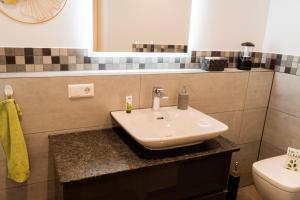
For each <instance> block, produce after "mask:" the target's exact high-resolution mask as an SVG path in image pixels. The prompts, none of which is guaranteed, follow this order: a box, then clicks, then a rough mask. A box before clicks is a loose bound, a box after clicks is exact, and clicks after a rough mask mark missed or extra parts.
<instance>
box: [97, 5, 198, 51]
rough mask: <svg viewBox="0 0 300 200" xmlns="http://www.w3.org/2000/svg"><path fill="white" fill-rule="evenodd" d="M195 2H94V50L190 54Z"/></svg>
mask: <svg viewBox="0 0 300 200" xmlns="http://www.w3.org/2000/svg"><path fill="white" fill-rule="evenodd" d="M191 4H192V0H94V2H93V8H94V51H97V52H169V53H170V52H174V53H184V52H187V44H188V37H189V28H190V15H191V6H192V5H191Z"/></svg>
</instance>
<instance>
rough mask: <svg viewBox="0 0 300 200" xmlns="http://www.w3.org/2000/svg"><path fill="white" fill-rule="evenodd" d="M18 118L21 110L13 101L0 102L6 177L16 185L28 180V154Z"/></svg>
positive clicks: (1, 136) (0, 136) (0, 125)
mask: <svg viewBox="0 0 300 200" xmlns="http://www.w3.org/2000/svg"><path fill="white" fill-rule="evenodd" d="M20 116H21V110H20V108H19V106H18V105H17V104H16V102H15V100H14V99H7V100H4V101H1V102H0V139H1V143H2V146H3V149H4V152H5V154H6V161H7V176H8V178H9V179H11V180H13V181H15V182H17V183H23V182H25V181H26V180H27V179H28V178H29V159H28V152H27V147H26V143H25V139H24V135H23V131H22V128H21V124H20Z"/></svg>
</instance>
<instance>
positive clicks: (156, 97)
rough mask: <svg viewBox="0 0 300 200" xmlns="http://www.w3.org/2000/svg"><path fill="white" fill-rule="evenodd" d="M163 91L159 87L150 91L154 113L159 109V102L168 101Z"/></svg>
mask: <svg viewBox="0 0 300 200" xmlns="http://www.w3.org/2000/svg"><path fill="white" fill-rule="evenodd" d="M163 91H164V89H163V88H161V87H154V88H153V91H152V95H153V99H152V100H153V101H152V109H153V110H154V111H158V110H159V108H160V100H161V99H168V98H169V97H168V96H166V94H165V93H164V92H163Z"/></svg>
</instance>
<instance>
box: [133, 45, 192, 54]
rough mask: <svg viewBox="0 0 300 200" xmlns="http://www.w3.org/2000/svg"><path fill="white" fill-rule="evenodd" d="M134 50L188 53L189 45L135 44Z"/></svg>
mask: <svg viewBox="0 0 300 200" xmlns="http://www.w3.org/2000/svg"><path fill="white" fill-rule="evenodd" d="M132 51H133V52H160V53H187V52H188V46H187V45H163V44H133V45H132Z"/></svg>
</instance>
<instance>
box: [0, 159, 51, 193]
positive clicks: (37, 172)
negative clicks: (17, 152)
mask: <svg viewBox="0 0 300 200" xmlns="http://www.w3.org/2000/svg"><path fill="white" fill-rule="evenodd" d="M29 162H30V177H29V179H28V181H27V182H26V183H22V184H19V183H15V182H14V181H11V180H9V179H7V178H6V177H7V168H6V162H4V163H1V164H0V190H3V189H5V188H13V187H19V186H26V185H29V184H34V183H40V182H43V181H47V180H53V179H54V167H53V162H52V161H49V159H48V153H38V154H29Z"/></svg>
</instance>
